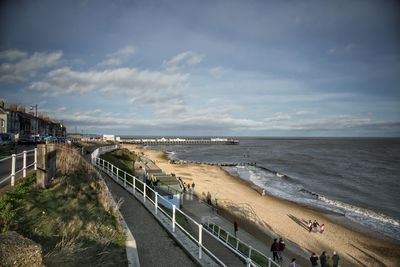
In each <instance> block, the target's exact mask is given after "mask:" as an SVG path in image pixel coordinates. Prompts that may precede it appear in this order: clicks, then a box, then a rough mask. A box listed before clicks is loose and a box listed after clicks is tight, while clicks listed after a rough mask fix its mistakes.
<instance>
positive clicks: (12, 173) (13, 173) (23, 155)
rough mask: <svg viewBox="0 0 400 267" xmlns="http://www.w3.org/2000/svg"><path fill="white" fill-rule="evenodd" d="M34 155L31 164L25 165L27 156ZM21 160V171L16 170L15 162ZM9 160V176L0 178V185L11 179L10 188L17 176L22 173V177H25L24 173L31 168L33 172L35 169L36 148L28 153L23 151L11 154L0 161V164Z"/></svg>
mask: <svg viewBox="0 0 400 267" xmlns="http://www.w3.org/2000/svg"><path fill="white" fill-rule="evenodd" d="M32 153H33V154H34V158H33V162H32V163H31V164H29V165H28V164H27V156H28V155H30V154H32ZM21 158H22V167H21V169H19V170H17V169H16V168H17V160H18V159H21ZM10 159H11V166H10V175H8V176H6V177H3V178H1V179H2V180H1V181H0V185H1V184H3V183H4V182H6V181H8V180H9V179H11V186H14V185H15V178H16V176H17V174H19V173H20V172H22V177H24V178H25V177H26V171H27V170H28V169H29V168H31V167H33V169H34V170H36V168H37V148H35V149H32V150H28V151H23V152H21V153H18V154H12V155H11V156H9V157H6V158H2V159H0V163H2V162H6V161H8V160H10ZM3 164H4V163H3Z"/></svg>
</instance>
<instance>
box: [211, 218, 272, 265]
mask: <svg viewBox="0 0 400 267" xmlns="http://www.w3.org/2000/svg"><path fill="white" fill-rule="evenodd" d="M206 226H207V228H208V229H209V230H210V231H212V233H213V234H214V235H215V236H217V237H218V238H219V239H221V240H223V241H224V242H225V243H226V244H228V245H230V246H232V247H234V248H235V249H236V250H237V251H238V252H239V253H241V254H243V256H245V257H249V258H251V257H252V256H254V253H256V254H258V257H261V258H262V259H263V262H265V263H267V264H268V267H271V266H276V267H280V265H279V264H278V263H276V262H275V261H274V260H273V259H271V258H270V257H268V256H266V255H265V254H264V253H262V252H261V251H259V250H258V249H256V248H254V247H252V246H251V245H249V244H247V243H246V242H244V241H242V240H240V239H239V238H238V237H236V236H234V235H233V234H231V233H230V232H229V231H227V230H226V229H224V228H222V227H221V226H219V225H217V224H215V223H210V218H208V220H207V225H206ZM243 248H244V249H243Z"/></svg>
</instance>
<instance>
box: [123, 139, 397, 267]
mask: <svg viewBox="0 0 400 267" xmlns="http://www.w3.org/2000/svg"><path fill="white" fill-rule="evenodd" d="M124 147H126V148H128V149H130V150H131V151H135V152H136V153H143V154H144V155H145V156H146V157H147V158H149V159H151V160H153V161H154V162H155V163H156V164H157V165H158V166H159V167H160V168H161V169H162V170H163V171H164V172H165V173H168V174H171V173H174V174H175V175H176V176H179V177H181V178H182V179H183V181H185V182H190V183H191V182H194V183H195V184H196V186H195V193H196V194H197V195H198V197H201V198H204V196H205V195H206V194H207V192H210V193H211V195H212V198H213V199H214V196H215V195H216V194H218V205H219V206H220V207H221V208H223V209H224V210H225V211H228V212H229V213H230V214H231V215H232V216H235V217H237V218H239V219H240V221H242V222H244V223H248V227H246V226H245V225H243V223H242V225H243V227H246V228H249V229H253V231H254V232H258V233H264V234H265V236H266V237H267V236H269V238H268V239H270V237H271V235H272V236H273V235H275V236H281V237H283V238H284V239H286V240H288V241H289V242H292V243H295V244H297V246H298V247H300V248H301V249H302V250H303V251H305V252H306V253H310V252H315V253H317V254H318V255H320V254H321V252H322V251H324V250H325V251H327V254H328V255H332V252H333V251H334V250H335V251H336V252H337V253H338V254H339V256H340V258H341V261H340V265H341V266H400V243H399V242H397V241H394V240H393V241H391V240H388V239H387V238H385V239H384V238H382V239H381V238H378V237H377V235H376V234H368V233H365V232H360V231H358V230H357V229H352V228H350V227H349V226H344V225H341V224H338V223H336V222H335V221H334V220H331V218H332V216H336V215H332V214H330V213H325V212H322V211H320V210H315V209H311V208H308V207H305V206H302V205H298V204H296V203H293V202H290V201H286V200H283V199H279V198H276V197H273V196H270V195H265V196H262V195H261V194H260V192H259V190H258V189H257V188H255V187H253V186H251V185H250V184H249V183H247V182H245V181H243V180H242V179H240V178H238V177H234V176H232V175H230V174H229V173H228V172H226V171H225V170H223V169H222V168H220V167H218V166H209V165H202V164H192V163H190V164H171V163H169V161H168V159H167V157H166V154H165V153H163V152H161V151H155V150H145V149H143V148H141V147H139V146H135V145H124ZM308 220H317V221H318V222H319V223H324V224H325V225H326V229H325V232H324V233H323V234H320V233H309V231H308V229H307V226H306V224H307V222H308ZM254 225H255V226H256V228H257V229H254ZM257 237H258V238H263V237H262V236H260V235H257ZM303 255H304V253H303Z"/></svg>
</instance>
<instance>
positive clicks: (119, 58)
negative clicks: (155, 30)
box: [98, 46, 136, 67]
mask: <svg viewBox="0 0 400 267" xmlns="http://www.w3.org/2000/svg"><path fill="white" fill-rule="evenodd" d="M135 52H136V48H135V47H133V46H125V47H124V48H121V49H120V50H118V51H116V52H114V53H111V54H108V55H107V56H106V59H105V60H104V61H102V62H100V63H99V64H98V65H99V66H103V67H108V66H119V65H121V64H122V63H125V62H126V61H127V60H128V59H129V58H130V57H131V56H132V55H133V54H134V53H135Z"/></svg>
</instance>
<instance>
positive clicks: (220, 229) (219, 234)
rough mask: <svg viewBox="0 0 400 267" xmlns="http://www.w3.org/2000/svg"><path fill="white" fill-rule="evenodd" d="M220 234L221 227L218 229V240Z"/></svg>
mask: <svg viewBox="0 0 400 267" xmlns="http://www.w3.org/2000/svg"><path fill="white" fill-rule="evenodd" d="M220 234H221V227H218V238H219V235H220Z"/></svg>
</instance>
